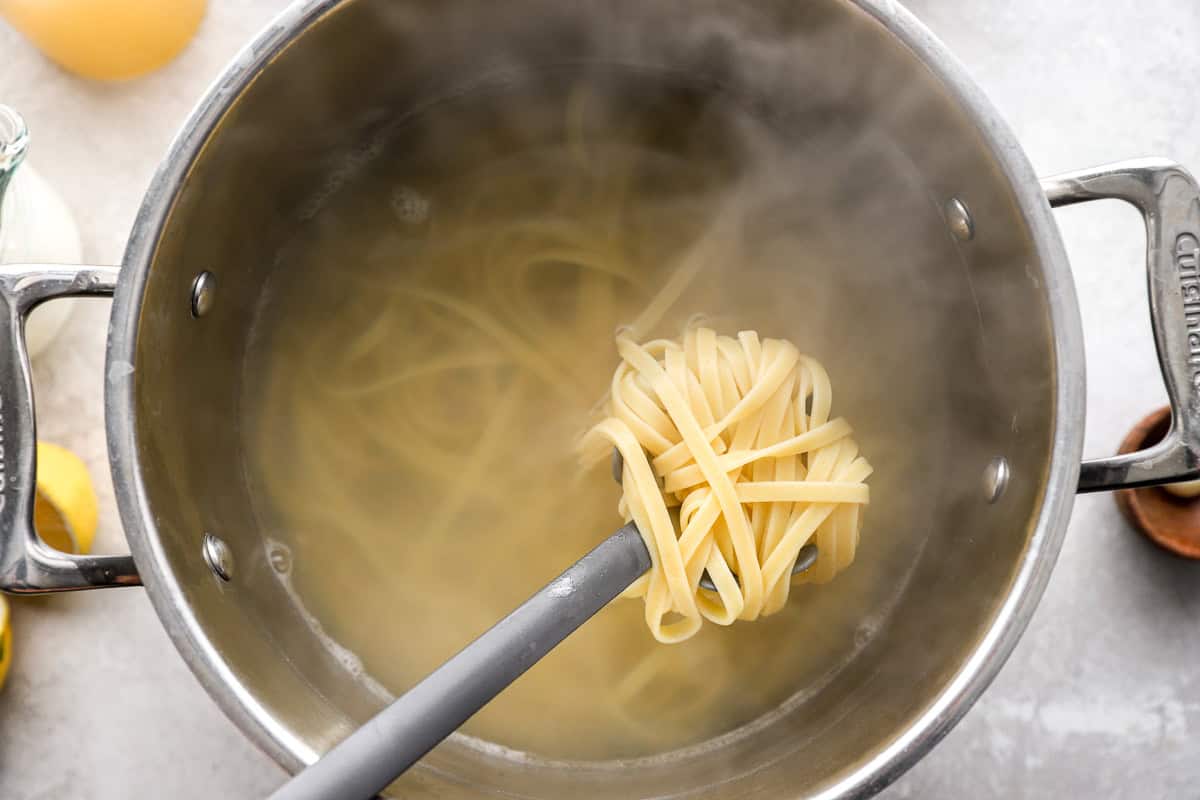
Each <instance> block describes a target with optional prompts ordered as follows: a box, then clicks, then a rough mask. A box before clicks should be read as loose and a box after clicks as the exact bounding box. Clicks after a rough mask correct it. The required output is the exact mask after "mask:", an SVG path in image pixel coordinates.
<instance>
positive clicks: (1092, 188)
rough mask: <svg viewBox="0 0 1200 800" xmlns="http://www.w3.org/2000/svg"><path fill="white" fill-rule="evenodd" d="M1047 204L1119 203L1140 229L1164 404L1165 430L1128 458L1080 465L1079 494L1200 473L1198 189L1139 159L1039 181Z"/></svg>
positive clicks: (1178, 172)
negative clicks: (1136, 217) (1167, 412)
mask: <svg viewBox="0 0 1200 800" xmlns="http://www.w3.org/2000/svg"><path fill="white" fill-rule="evenodd" d="M1042 189H1043V190H1044V191H1045V192H1046V197H1047V198H1048V199H1049V201H1050V205H1051V206H1055V207H1057V206H1065V205H1070V204H1072V203H1082V202H1086V201H1088V200H1104V199H1113V200H1124V201H1125V202H1127V203H1129V204H1130V205H1132V206H1133V207H1134V208H1136V209H1137V210H1138V211H1139V212H1141V215H1142V218H1143V219H1144V220H1145V223H1146V273H1147V275H1146V277H1147V280H1148V283H1149V288H1150V323H1151V326H1152V327H1153V328H1154V343H1155V345H1156V346H1157V348H1158V361H1159V364H1160V366H1161V368H1162V375H1163V383H1164V384H1165V385H1166V388H1167V397H1168V398H1169V399H1170V401H1171V430H1170V431H1169V432H1168V433H1167V435H1166V437H1165V438H1164V439H1163V440H1162V441H1161V442H1159V443H1158V444H1156V445H1153V446H1151V447H1148V448H1146V449H1145V450H1140V451H1138V452H1136V453H1129V454H1128V455H1120V456H1113V457H1110V458H1097V459H1092V460H1089V461H1084V462H1083V466H1082V468H1081V469H1080V473H1079V491H1081V492H1095V491H1101V490H1105V489H1122V488H1132V487H1135V486H1149V485H1153V484H1158V483H1170V482H1173V481H1179V480H1186V479H1189V478H1194V477H1196V476H1197V475H1200V190H1198V189H1197V186H1196V181H1195V179H1193V178H1192V176H1191V175H1190V174H1188V172H1187V170H1185V169H1184V168H1183V167H1181V166H1179V165H1178V164H1176V163H1175V162H1173V161H1168V160H1166V159H1161V158H1142V159H1136V160H1132V161H1121V162H1118V163H1115V164H1107V165H1105V166H1101V167H1093V168H1092V169H1085V170H1080V171H1078V172H1070V173H1066V174H1063V175H1055V176H1053V177H1051V178H1046V179H1045V180H1043V181H1042Z"/></svg>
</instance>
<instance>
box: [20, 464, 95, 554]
mask: <svg viewBox="0 0 1200 800" xmlns="http://www.w3.org/2000/svg"><path fill="white" fill-rule="evenodd" d="M99 515H100V512H99V509H98V506H97V503H96V490H95V489H93V488H92V479H91V478H90V477H88V471H87V466H85V465H84V463H83V460H82V459H80V458H79V456H77V455H75V454H74V453H72V452H71V451H70V450H68V449H66V448H65V447H59V446H58V445H56V444H49V443H47V442H38V445H37V497H36V499H35V500H34V504H33V524H34V528H36V530H37V532H38V536H41V537H42V541H44V542H45V543H46V544H48V545H50V546H51V547H53V548H55V549H57V550H62V551H64V552H67V553H80V554H82V553H90V552H91V550H92V542H93V541H94V540H95V538H96V523H97V521H98V520H99Z"/></svg>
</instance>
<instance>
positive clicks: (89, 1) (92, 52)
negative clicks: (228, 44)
mask: <svg viewBox="0 0 1200 800" xmlns="http://www.w3.org/2000/svg"><path fill="white" fill-rule="evenodd" d="M205 5H206V3H205V0H0V17H5V18H6V19H7V20H8V22H9V23H10V24H11V25H12V26H13V27H14V28H16V29H17V30H19V31H21V32H22V33H24V34H25V36H27V37H28V38H29V39H30V40H31V41H32V42H33V43H34V44H35V45H36V46H37V47H38V48H39V49H41V51H42V52H43V53H45V54H46V55H47V56H49V57H50V58H51V59H53V60H54V61H56V62H58V64H59V65H60V66H62V67H65V68H66V69H69V70H70V71H71V72H74V73H76V74H78V75H82V76H83V77H85V78H97V79H100V80H123V79H125V78H134V77H137V76H138V75H142V74H145V73H147V72H150V71H151V70H154V69H157V68H158V67H161V66H162V65H163V64H165V63H167V62H168V61H170V60H171V59H172V58H174V57H175V55H176V54H178V53H179V51H180V50H182V49H183V48H184V46H185V45H186V44H187V43H188V42H189V41H191V39H192V36H194V35H195V33H196V28H198V27H199V26H200V20H201V19H202V18H203V17H204V7H205Z"/></svg>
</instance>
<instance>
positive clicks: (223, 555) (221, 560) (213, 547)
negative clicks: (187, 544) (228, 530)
mask: <svg viewBox="0 0 1200 800" xmlns="http://www.w3.org/2000/svg"><path fill="white" fill-rule="evenodd" d="M203 549H204V561H205V562H206V563H207V564H208V568H209V569H211V570H212V571H213V574H214V575H216V576H217V577H218V578H220V579H221V580H223V581H227V580H230V579H231V578H232V577H233V551H232V550H230V549H229V545H227V544H225V542H224V541H223V540H221V539H220V538H218V537H216V536H213V535H212V534H211V533H206V534H204V548H203Z"/></svg>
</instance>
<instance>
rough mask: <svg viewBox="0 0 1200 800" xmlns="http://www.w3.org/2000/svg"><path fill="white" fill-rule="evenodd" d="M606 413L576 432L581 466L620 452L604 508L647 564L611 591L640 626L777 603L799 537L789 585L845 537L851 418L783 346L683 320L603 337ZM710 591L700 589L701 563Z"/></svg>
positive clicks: (836, 555) (841, 547) (849, 542)
mask: <svg viewBox="0 0 1200 800" xmlns="http://www.w3.org/2000/svg"><path fill="white" fill-rule="evenodd" d="M617 350H618V352H619V354H620V356H621V364H620V366H618V367H617V371H616V373H615V374H614V375H613V380H612V391H611V396H610V400H609V409H608V413H609V414H610V416H609V417H608V418H606V419H604V420H603V421H601V422H600V423H598V424H597V425H595V426H594V427H593V428H592V429H591V430H590V431H588V433H587V434H586V435H585V436H584V438H583V442H582V452H583V457H584V460H585V462H588V463H594V462H596V461H601V460H604V459H606V458H608V457H609V454H610V453H611V450H612V448H613V447H615V448H616V449H617V450H618V451H619V452H620V454H621V456H622V458H623V459H624V465H623V467H622V476H621V478H622V479H621V485H622V494H621V499H620V503H619V505H618V508H619V511H620V513H621V514H622V516H624V518H625V519H626V521H629V520H632V521H633V522H635V523H636V524H637V527H638V529H639V530H640V531H641V534H642V537H643V538H644V539H645V541H646V547H647V548H648V549H649V550H650V556H651V559H652V562H653V566H652V567H651V569H650V571H649V572H647V573H646V574H645V575H643V576H642V577H641V578H639V579H638V581H637V582H636V583H634V584H633V585H632V586H631V587H630V588H629V590H628V591H627V592H626V593H625V595H626V596H627V597H642V598H644V599H645V604H646V624H647V625H648V626H649V628H650V631H651V633H652V634H653V635H654V637H655V638H656V639H658V640H659V641H661V642H668V643H670V642H679V641H682V640H684V639H687V638H689V637H691V636H693V635H695V633H696V632H697V631H698V630H699V629H700V626H701V625H702V623H703V620H704V619H708V620H710V621H712V622H715V623H717V624H719V625H730V624H732V623H733V622H735V621H736V620H753V619H757V618H758V617H760V616H765V615H768V614H773V613H775V612H777V611H779V610H780V609H782V608H783V606H784V604H785V603H786V602H787V599H788V593H789V591H790V589H791V586H792V583H793V578H792V574H791V572H792V566H793V564H794V563H795V561H796V557H797V555H798V554H799V552H800V548H802V547H804V546H805V545H806V544H807V543H809V542H810V541H815V543H816V545H817V548H818V556H817V561H816V564H814V566H813V567H812V568H811V569H809V570H808V571H806V572H804V573H802V574H801V575H799V576H797V577H796V578H795V581H799V582H805V581H812V582H816V583H824V582H827V581H829V580H830V579H831V578H833V576H834V575H836V574H837V573H838V572H840V571H841V570H843V569H845V568H846V567H847V566H849V564H850V562H851V561H852V560H853V559H854V554H855V551H856V549H857V547H858V539H859V529H860V526H861V523H862V507H863V506H864V505H866V503H867V502H868V500H869V492H868V489H867V485H866V483H864V481H865V480H866V478H867V476H869V475H870V474H871V465H870V464H869V463H867V461H866V459H865V458H863V457H862V456H861V455H860V454H859V452H858V445H857V444H856V443H855V441H854V439H853V438H852V437H851V433H852V431H851V428H850V425H849V424H848V423H847V422H846V420H844V419H842V418H841V417H837V418H834V419H830V417H829V414H830V407H831V405H832V400H833V397H832V389H831V387H830V383H829V376H828V374H827V373H826V371H825V368H824V367H822V366H821V364H820V363H819V362H818V361H816V359H814V358H811V357H809V356H806V355H802V354H801V353H800V352H799V350H797V349H796V347H795V346H794V345H793V344H791V343H790V342H787V341H784V340H781V339H760V338H759V336H758V334H756V333H754V332H753V331H742V332H741V333H739V334H738V335H737V337H736V338H734V337H729V336H718V335H717V333H716V332H715V331H713V330H711V329H709V328H704V327H693V328H690V329H689V330H688V331H687V332H686V333H685V334H684V336H683V340H682V342H679V341H672V340H669V339H658V340H655V341H651V342H647V343H646V344H638V343H637V342H636V341H634V339H633V338H632V337H631V336H630V335H629V333H628V332H624V333H621V334H619V335H618V336H617ZM705 571H707V572H708V575H709V577H710V579H711V581H712V583H713V585H715V586H716V591H715V592H714V591H712V590H709V589H705V588H703V587H701V586H700V579H701V576H702V575H703V573H704V572H705Z"/></svg>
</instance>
